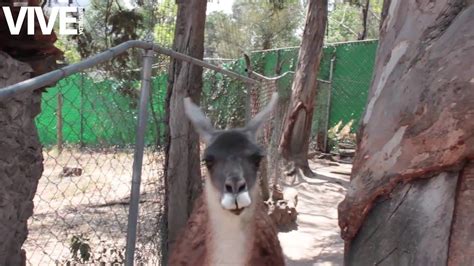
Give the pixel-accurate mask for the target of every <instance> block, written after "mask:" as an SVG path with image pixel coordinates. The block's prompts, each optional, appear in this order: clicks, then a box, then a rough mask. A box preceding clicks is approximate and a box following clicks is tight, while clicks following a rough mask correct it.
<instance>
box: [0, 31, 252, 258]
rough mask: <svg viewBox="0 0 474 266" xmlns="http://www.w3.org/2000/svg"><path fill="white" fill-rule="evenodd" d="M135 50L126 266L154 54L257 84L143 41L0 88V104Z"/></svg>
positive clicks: (133, 231) (133, 230) (134, 220)
mask: <svg viewBox="0 0 474 266" xmlns="http://www.w3.org/2000/svg"><path fill="white" fill-rule="evenodd" d="M133 48H138V49H142V50H144V51H145V54H144V56H143V66H142V78H141V89H140V98H139V110H138V125H137V127H136V129H137V130H136V140H135V147H134V155H133V156H134V157H133V170H132V188H131V192H130V205H129V211H128V224H127V239H126V265H133V263H134V256H135V245H136V232H137V222H138V212H139V203H140V185H141V174H142V164H143V154H144V146H145V130H146V123H147V115H148V113H147V106H148V102H149V97H150V93H149V92H150V83H151V73H152V64H153V57H154V54H155V53H158V54H162V55H166V56H169V57H172V58H174V59H177V60H181V61H185V62H188V63H190V64H194V65H197V66H201V67H204V68H208V69H210V70H213V71H215V72H219V73H221V74H224V75H226V76H229V77H231V78H234V79H238V80H240V81H241V82H243V83H245V84H248V85H255V84H258V83H259V82H258V81H256V80H254V79H251V78H249V77H246V76H242V75H240V74H238V73H235V72H232V71H229V70H226V69H223V68H221V67H218V66H215V65H212V64H209V63H206V62H204V61H202V60H198V59H196V58H193V57H190V56H187V55H185V54H182V53H178V52H176V51H173V50H170V49H166V48H163V47H160V46H158V45H156V44H153V43H149V42H144V41H137V40H134V41H127V42H125V43H122V44H120V45H118V46H115V47H113V48H110V49H108V50H106V51H104V52H102V53H99V54H97V55H95V56H92V57H90V58H87V59H85V60H83V61H81V62H78V63H75V64H72V65H69V66H66V67H63V68H60V69H57V70H54V71H52V72H49V73H46V74H43V75H40V76H38V77H35V78H32V79H28V80H25V81H22V82H19V83H17V84H14V85H11V86H7V87H4V88H2V89H0V100H5V99H8V98H9V97H12V96H14V95H16V94H18V93H23V92H31V91H34V90H37V89H40V88H43V87H47V86H51V85H53V84H55V83H56V82H58V81H59V80H61V79H63V78H65V77H68V76H71V75H73V74H75V73H78V72H80V71H83V70H86V69H88V68H91V67H94V66H97V65H98V64H101V63H104V62H106V61H108V60H111V59H113V58H115V57H117V56H118V55H120V54H123V53H125V52H126V51H127V50H129V49H133Z"/></svg>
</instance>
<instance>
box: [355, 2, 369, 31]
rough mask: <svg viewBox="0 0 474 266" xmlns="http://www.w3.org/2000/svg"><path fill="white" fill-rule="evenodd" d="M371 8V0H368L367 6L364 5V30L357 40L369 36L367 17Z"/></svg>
mask: <svg viewBox="0 0 474 266" xmlns="http://www.w3.org/2000/svg"><path fill="white" fill-rule="evenodd" d="M369 8H370V0H366V2H365V6H363V7H362V32H361V33H360V34H359V38H357V40H365V39H366V38H367V19H368V17H369V16H368V14H369Z"/></svg>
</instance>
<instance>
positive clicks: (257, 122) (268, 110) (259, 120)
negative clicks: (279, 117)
mask: <svg viewBox="0 0 474 266" xmlns="http://www.w3.org/2000/svg"><path fill="white" fill-rule="evenodd" d="M277 102H278V93H277V92H274V93H273V95H272V98H271V99H270V102H269V103H268V104H267V106H265V108H263V110H262V111H260V113H258V114H257V115H256V116H255V117H254V118H252V120H250V122H249V123H248V124H247V126H245V131H247V132H248V133H249V134H250V137H251V138H252V139H253V140H256V139H257V133H258V129H259V128H260V127H261V126H262V125H263V123H265V121H267V119H268V118H269V117H270V115H271V114H272V111H273V109H274V108H275V106H276V104H277Z"/></svg>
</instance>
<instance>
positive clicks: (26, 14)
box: [2, 6, 84, 35]
mask: <svg viewBox="0 0 474 266" xmlns="http://www.w3.org/2000/svg"><path fill="white" fill-rule="evenodd" d="M2 9H3V13H4V14H5V18H6V20H7V24H8V29H9V30H10V34H11V35H19V34H20V30H21V27H22V26H23V23H24V21H25V18H26V19H27V22H26V23H27V34H28V35H34V34H35V16H36V18H37V21H38V24H39V27H40V29H41V32H42V33H43V35H49V34H51V33H52V32H53V27H54V24H55V23H56V20H57V18H58V15H59V34H61V35H78V34H82V32H83V17H84V13H83V12H84V11H83V9H82V8H78V7H69V6H68V7H52V8H51V14H50V17H49V20H48V22H47V23H46V17H45V15H44V12H43V9H42V8H41V7H39V6H28V7H25V6H22V7H20V12H19V14H18V17H17V20H16V22H15V21H14V19H13V14H12V11H11V8H10V7H9V6H7V7H5V6H4V7H2ZM68 14H71V15H68ZM72 14H77V15H76V16H73V15H72ZM68 24H76V25H77V26H76V27H69V28H68Z"/></svg>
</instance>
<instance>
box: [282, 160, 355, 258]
mask: <svg viewBox="0 0 474 266" xmlns="http://www.w3.org/2000/svg"><path fill="white" fill-rule="evenodd" d="M310 166H311V168H312V169H313V171H315V172H316V174H317V177H316V178H303V179H297V180H295V178H293V177H288V178H287V180H286V181H285V183H286V186H287V187H293V188H295V189H296V190H297V191H298V205H297V207H296V209H297V211H298V219H297V229H296V230H293V231H289V232H280V233H279V239H280V242H281V245H282V248H283V252H284V253H285V257H286V263H287V265H288V266H306V265H342V264H343V251H344V243H343V241H342V239H341V238H340V235H339V226H338V222H337V204H338V203H339V202H340V201H342V200H343V198H344V194H345V191H346V188H347V185H348V183H349V174H350V171H351V165H350V164H336V163H332V162H329V161H323V160H313V161H312V162H311V163H310ZM334 172H337V173H334Z"/></svg>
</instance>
